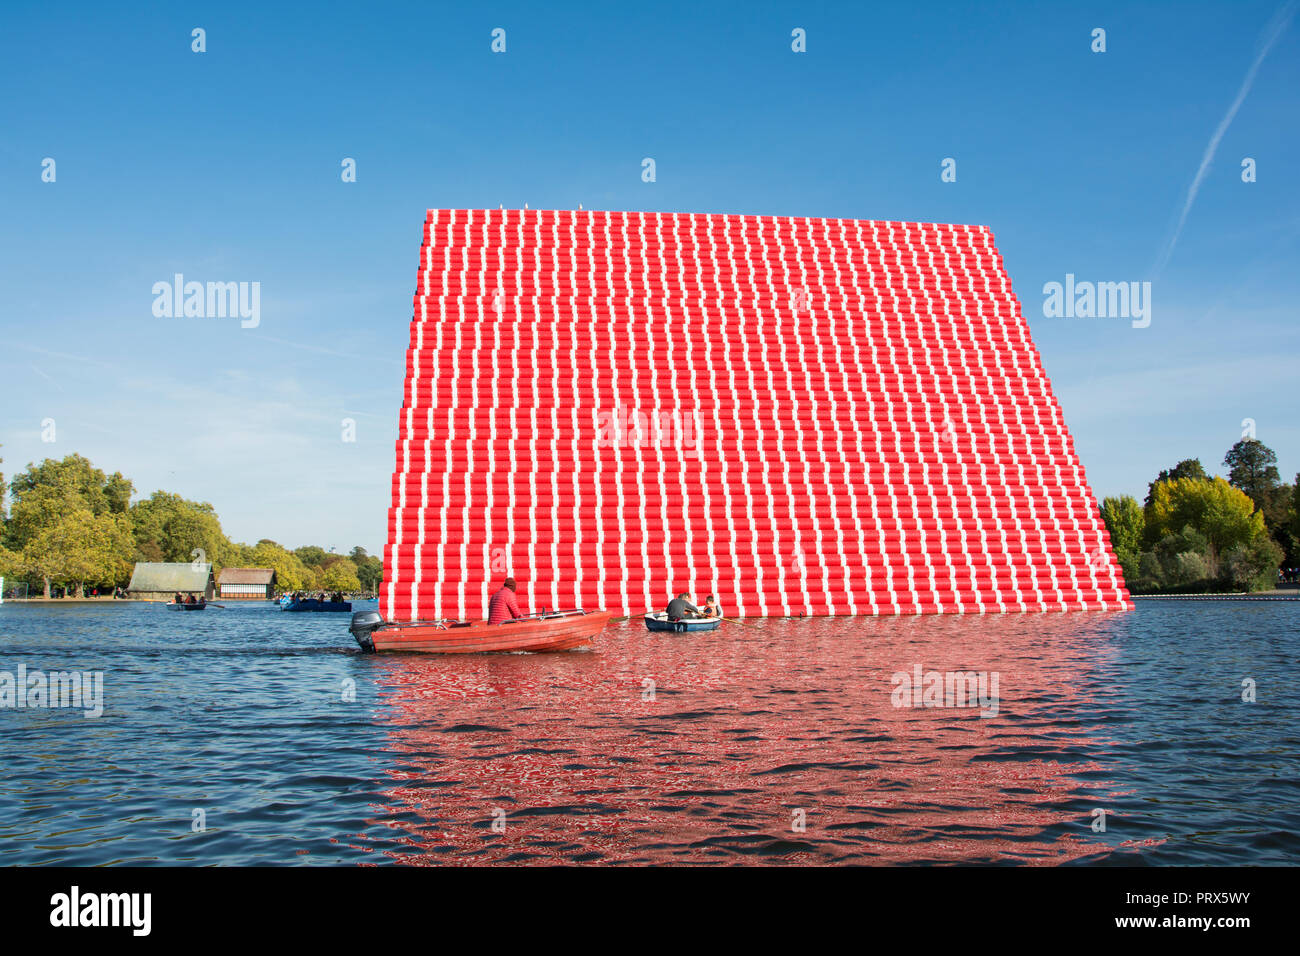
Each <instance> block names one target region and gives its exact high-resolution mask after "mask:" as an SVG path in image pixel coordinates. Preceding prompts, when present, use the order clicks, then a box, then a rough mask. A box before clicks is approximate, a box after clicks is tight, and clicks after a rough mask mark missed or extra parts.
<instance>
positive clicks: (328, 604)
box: [280, 598, 352, 611]
mask: <svg viewBox="0 0 1300 956" xmlns="http://www.w3.org/2000/svg"><path fill="white" fill-rule="evenodd" d="M280 607H281V608H282V609H283V610H285V611H351V610H352V602H351V601H318V600H316V599H315V598H304V599H303V600H301V601H288V602H283V603H281V604H280Z"/></svg>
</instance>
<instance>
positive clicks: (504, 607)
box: [488, 578, 524, 624]
mask: <svg viewBox="0 0 1300 956" xmlns="http://www.w3.org/2000/svg"><path fill="white" fill-rule="evenodd" d="M517 588H518V585H517V584H515V579H514V578H506V579H505V582H504V583H503V584H502V585H501V587H499V588H498V589H497V590H496V593H494V594H493V595H492V600H491V601H489V602H488V623H489V624H504V623H505V622H506V621H513V620H515V619H516V618H520V617H523V616H524V615H523V614H521V613H520V612H519V600H518V599H517V598H516V597H515V590H516V589H517Z"/></svg>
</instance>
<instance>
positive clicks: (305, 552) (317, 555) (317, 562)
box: [293, 544, 329, 568]
mask: <svg viewBox="0 0 1300 956" xmlns="http://www.w3.org/2000/svg"><path fill="white" fill-rule="evenodd" d="M293 553H294V554H295V555H297V556H298V560H299V561H301V562H302V563H303V564H305V565H307V567H309V568H319V567H320V566H321V565H322V564H324V563H325V559H326V558H328V557H329V554H327V553H326V551H325V549H324V548H318V547H316V545H314V544H308V545H304V546H303V547H301V548H297V549H295V550H294V552H293Z"/></svg>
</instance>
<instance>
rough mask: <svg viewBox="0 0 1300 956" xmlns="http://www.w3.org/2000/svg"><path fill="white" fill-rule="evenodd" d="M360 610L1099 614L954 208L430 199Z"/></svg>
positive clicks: (982, 236)
mask: <svg viewBox="0 0 1300 956" xmlns="http://www.w3.org/2000/svg"><path fill="white" fill-rule="evenodd" d="M402 394H403V400H402V411H401V419H400V425H399V432H398V440H397V449H396V450H397V455H396V467H395V469H394V472H393V488H392V492H393V498H392V506H391V508H390V510H389V528H388V545H387V547H386V548H385V552H384V566H385V582H384V586H383V589H382V594H381V611H382V613H383V615H384V617H385V618H386V619H388V620H394V621H406V620H416V619H427V618H442V617H455V618H475V617H480V616H482V615H483V614H484V613H485V612H486V607H487V597H488V594H489V593H490V589H491V588H493V587H495V586H497V585H498V584H499V582H500V581H501V580H502V579H503V578H504V577H506V576H507V575H508V574H509V575H513V576H514V577H515V578H517V579H518V581H519V596H520V598H521V601H522V603H524V604H525V605H526V606H527V607H529V608H531V609H534V610H540V609H541V608H543V607H547V608H568V607H585V608H588V609H593V608H603V609H608V610H613V611H616V612H620V613H625V614H626V613H636V612H638V611H642V610H645V609H648V608H657V607H662V606H663V605H664V604H665V603H666V602H667V600H668V598H669V596H670V595H671V594H673V593H676V592H680V591H689V592H690V593H691V594H692V595H694V596H696V597H697V598H699V599H701V600H702V599H703V597H704V596H705V595H707V594H710V593H711V594H714V595H716V596H717V598H718V600H719V602H720V603H721V605H722V607H723V609H724V611H725V613H727V614H728V615H801V614H808V615H817V614H918V613H967V614H971V613H993V612H1023V611H1065V610H1085V609H1086V610H1092V609H1097V610H1103V609H1126V608H1131V607H1132V602H1131V600H1130V598H1129V595H1128V592H1127V590H1126V589H1125V586H1124V580H1123V577H1122V576H1121V574H1120V570H1119V567H1118V564H1117V563H1116V561H1115V558H1114V556H1113V554H1112V552H1111V547H1110V541H1109V538H1108V536H1107V534H1106V530H1105V527H1104V526H1103V524H1102V522H1101V519H1100V516H1099V513H1098V509H1097V504H1096V501H1095V499H1094V497H1093V495H1092V492H1091V490H1090V489H1089V487H1088V483H1087V479H1086V477H1085V475H1084V471H1083V467H1082V465H1081V464H1080V463H1079V459H1078V456H1077V455H1076V454H1075V452H1074V447H1073V443H1072V441H1071V438H1070V433H1069V432H1068V430H1067V429H1066V427H1065V422H1064V420H1063V418H1062V416H1061V409H1060V406H1059V405H1058V404H1057V401H1056V399H1055V397H1054V396H1053V394H1052V388H1051V383H1050V382H1049V381H1048V378H1047V375H1046V374H1045V372H1044V371H1043V366H1042V362H1041V361H1040V359H1039V355H1038V352H1037V350H1036V349H1035V348H1034V345H1033V343H1032V341H1031V340H1030V336H1029V329H1028V326H1027V324H1026V322H1025V320H1024V317H1023V316H1022V314H1021V310H1020V307H1019V303H1018V302H1017V300H1016V298H1015V296H1014V295H1013V294H1012V291H1011V283H1010V280H1009V279H1008V278H1007V275H1006V272H1005V270H1004V269H1003V266H1002V259H1001V256H1000V255H999V254H998V251H997V249H996V248H995V247H994V245H993V236H992V234H991V233H990V232H989V230H988V229H986V228H983V227H980V226H953V225H934V224H923V223H902V222H879V221H862V220H843V219H790V218H780V217H766V216H730V215H701V214H690V213H632V212H583V211H538V210H533V211H529V210H503V211H496V210H487V211H484V210H431V211H430V212H429V214H428V218H427V220H426V222H425V230H424V244H423V247H422V249H421V258H420V269H419V275H418V280H417V285H416V295H415V310H414V318H413V320H412V322H411V341H410V347H409V350H408V352H407V371H406V383H405V388H404V390H403V393H402Z"/></svg>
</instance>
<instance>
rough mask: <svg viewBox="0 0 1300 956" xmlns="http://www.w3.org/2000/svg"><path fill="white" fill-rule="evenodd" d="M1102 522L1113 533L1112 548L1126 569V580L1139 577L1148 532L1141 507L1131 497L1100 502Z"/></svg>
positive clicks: (1121, 496) (1122, 496)
mask: <svg viewBox="0 0 1300 956" xmlns="http://www.w3.org/2000/svg"><path fill="white" fill-rule="evenodd" d="M1101 520H1102V521H1104V522H1105V523H1106V530H1107V532H1109V533H1110V545H1111V547H1112V548H1114V550H1115V558H1116V559H1117V560H1118V561H1119V563H1120V567H1122V568H1123V569H1124V579H1125V580H1126V581H1127V580H1129V579H1131V578H1133V577H1136V575H1137V572H1138V559H1139V558H1140V557H1141V555H1142V539H1143V535H1144V533H1145V531H1146V515H1145V514H1144V513H1143V511H1142V507H1141V506H1140V505H1139V504H1138V503H1137V500H1136V499H1134V498H1133V496H1132V495H1120V496H1119V497H1118V498H1106V499H1104V500H1103V501H1102V503H1101Z"/></svg>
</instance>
